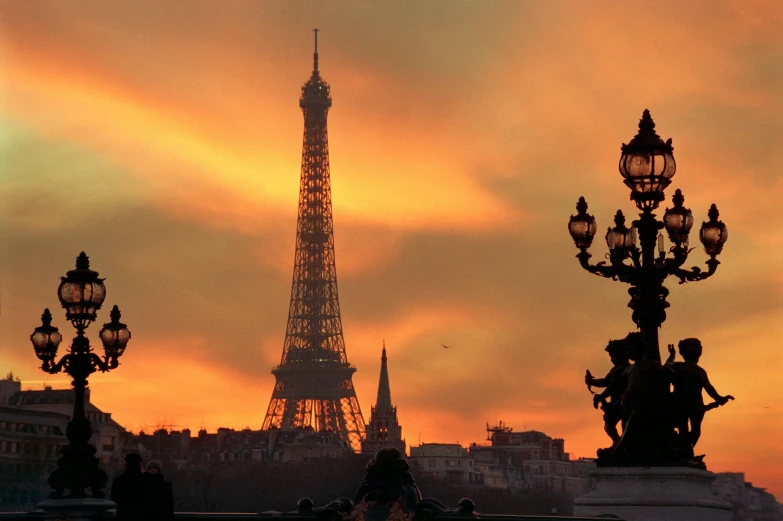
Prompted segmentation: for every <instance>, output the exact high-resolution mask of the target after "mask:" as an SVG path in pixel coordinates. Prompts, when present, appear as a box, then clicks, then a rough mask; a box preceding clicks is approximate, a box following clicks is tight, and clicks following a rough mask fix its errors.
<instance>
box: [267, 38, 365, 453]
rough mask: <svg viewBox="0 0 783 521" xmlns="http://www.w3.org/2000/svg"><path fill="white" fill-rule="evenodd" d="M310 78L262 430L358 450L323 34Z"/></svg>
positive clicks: (359, 428) (359, 427)
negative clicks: (281, 334) (322, 436)
mask: <svg viewBox="0 0 783 521" xmlns="http://www.w3.org/2000/svg"><path fill="white" fill-rule="evenodd" d="M314 33H315V54H314V55H313V62H314V63H313V73H312V75H311V76H310V79H309V80H307V83H305V84H304V86H302V97H301V98H300V99H299V106H300V107H301V108H302V112H303V113H304V143H303V145H302V174H301V181H300V186H299V217H298V219H297V223H296V254H295V257H294V277H293V283H292V285H291V304H290V307H289V309H288V325H287V327H286V333H285V342H284V343H283V356H282V359H281V361H280V365H279V366H277V367H275V368H274V369H273V370H272V374H274V375H275V379H276V382H275V388H274V391H273V392H272V399H271V400H270V402H269V408H268V409H267V411H266V417H265V418H264V425H263V429H303V428H307V427H312V428H313V429H315V431H331V432H334V433H338V434H339V435H340V437H341V438H342V439H343V440H344V441H345V442H346V443H348V444H349V445H350V447H351V448H352V449H353V450H354V451H357V452H358V451H360V450H361V444H362V440H363V439H364V435H365V434H364V433H365V427H364V418H363V417H362V411H361V409H360V408H359V400H358V399H357V398H356V391H355V389H354V387H353V381H352V380H351V377H352V375H353V373H354V372H356V368H355V367H354V366H352V365H350V364H349V363H348V359H347V357H346V354H345V340H344V339H343V326H342V321H341V319H340V303H339V301H338V299H337V273H336V270H335V263H334V230H333V222H332V191H331V186H330V180H329V143H328V138H327V131H326V114H327V112H329V107H331V106H332V98H331V96H330V95H329V84H328V83H326V82H325V81H324V80H323V79H322V78H321V75H320V73H319V71H318V29H315V30H314Z"/></svg>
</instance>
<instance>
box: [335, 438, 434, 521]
mask: <svg viewBox="0 0 783 521" xmlns="http://www.w3.org/2000/svg"><path fill="white" fill-rule="evenodd" d="M366 470H367V473H366V475H365V478H364V482H363V483H362V485H361V487H359V491H358V492H357V493H356V500H355V501H354V508H353V510H352V511H351V514H350V516H349V519H350V520H352V521H384V520H386V519H393V520H395V521H402V520H404V519H407V520H410V519H413V516H414V515H415V513H416V507H417V505H418V504H419V503H420V502H421V493H420V492H419V489H418V487H416V483H415V482H414V480H413V476H411V474H410V472H408V470H409V466H408V462H407V461H405V459H403V457H402V454H401V453H400V451H399V450H397V449H395V448H384V449H381V450H379V451H378V452H377V453H375V457H374V458H373V459H371V460H370V462H369V463H368V464H367V467H366Z"/></svg>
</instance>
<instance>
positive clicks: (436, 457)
mask: <svg viewBox="0 0 783 521" xmlns="http://www.w3.org/2000/svg"><path fill="white" fill-rule="evenodd" d="M408 461H409V462H410V466H411V472H412V473H413V476H414V477H415V478H417V477H425V476H427V477H432V478H437V479H444V480H446V481H447V482H448V483H452V484H463V485H480V484H482V483H483V480H482V477H481V474H480V473H479V472H478V471H477V470H476V468H475V462H474V458H473V455H472V454H471V453H470V452H469V451H468V450H467V449H466V448H465V447H463V446H462V445H460V444H458V443H422V444H421V445H419V446H418V447H411V454H410V456H409V457H408Z"/></svg>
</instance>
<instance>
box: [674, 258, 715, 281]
mask: <svg viewBox="0 0 783 521" xmlns="http://www.w3.org/2000/svg"><path fill="white" fill-rule="evenodd" d="M706 264H707V271H702V269H701V268H699V267H698V266H694V267H692V268H691V269H690V270H683V269H679V268H677V269H675V270H673V275H675V276H676V277H677V278H678V279H680V284H685V283H686V282H695V281H697V280H704V279H707V278H710V277H712V276H713V275H714V274H715V271H716V270H717V269H718V264H720V261H719V260H718V259H716V258H715V257H714V256H713V257H711V258H710V259H709V260H708V261H707V262H706Z"/></svg>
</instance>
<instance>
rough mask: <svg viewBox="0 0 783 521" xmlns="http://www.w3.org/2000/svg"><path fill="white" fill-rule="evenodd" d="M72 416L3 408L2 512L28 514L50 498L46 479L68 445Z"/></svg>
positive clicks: (0, 434) (0, 427) (0, 435)
mask: <svg viewBox="0 0 783 521" xmlns="http://www.w3.org/2000/svg"><path fill="white" fill-rule="evenodd" d="M69 420H70V416H68V415H65V414H59V413H55V412H44V411H27V410H24V409H19V408H16V407H0V509H2V510H15V509H18V510H28V509H31V508H32V507H33V506H34V505H35V504H36V503H38V502H39V501H42V500H43V499H46V498H47V497H48V495H49V486H48V484H47V481H46V480H47V478H48V477H49V474H50V473H51V471H52V470H54V469H55V468H56V467H57V459H58V458H59V457H60V448H62V447H63V446H64V445H67V444H68V440H67V439H66V438H65V428H66V426H67V424H68V421H69Z"/></svg>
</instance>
